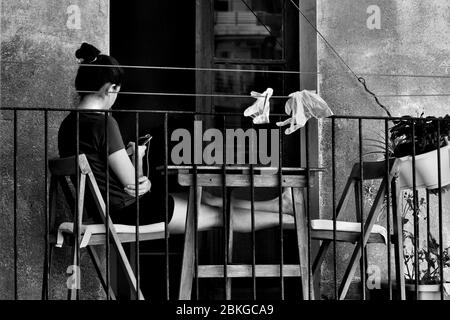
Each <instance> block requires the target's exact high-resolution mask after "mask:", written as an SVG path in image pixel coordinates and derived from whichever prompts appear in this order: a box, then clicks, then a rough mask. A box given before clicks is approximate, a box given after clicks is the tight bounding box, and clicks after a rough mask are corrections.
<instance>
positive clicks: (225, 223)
mask: <svg viewBox="0 0 450 320" xmlns="http://www.w3.org/2000/svg"><path fill="white" fill-rule="evenodd" d="M223 133H224V134H225V133H226V116H223ZM222 157H223V166H222V203H223V206H222V214H223V230H224V231H223V233H224V234H223V242H224V261H223V273H224V292H225V300H229V299H230V297H229V296H228V256H229V247H228V233H229V229H228V219H229V217H228V214H227V206H228V203H227V194H228V193H227V185H226V177H227V170H226V163H227V161H226V159H227V141H226V139H224V144H223V153H222ZM230 219H231V217H230Z"/></svg>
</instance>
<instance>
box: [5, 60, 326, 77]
mask: <svg viewBox="0 0 450 320" xmlns="http://www.w3.org/2000/svg"><path fill="white" fill-rule="evenodd" d="M1 62H2V63H10V64H38V65H41V64H42V65H47V63H45V62H36V61H12V60H2V61H1ZM73 66H74V67H79V66H83V67H102V68H117V67H121V68H124V69H148V70H169V71H210V72H236V73H239V72H242V73H277V74H296V75H297V74H311V75H318V74H320V73H318V72H309V71H291V70H287V71H283V70H254V69H229V68H227V69H221V68H190V67H169V66H138V65H123V64H118V65H114V66H105V65H100V64H84V63H80V64H73Z"/></svg>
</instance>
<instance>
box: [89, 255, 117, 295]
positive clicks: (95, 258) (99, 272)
mask: <svg viewBox="0 0 450 320" xmlns="http://www.w3.org/2000/svg"><path fill="white" fill-rule="evenodd" d="M87 249H88V253H89V256H90V257H91V260H92V264H93V265H94V268H95V271H96V272H97V276H98V279H99V280H100V283H101V284H102V287H103V289H104V290H105V293H107V292H108V285H107V279H106V276H104V275H103V272H102V270H101V267H100V266H101V261H100V258H99V256H98V254H97V252H96V250H95V248H94V247H92V246H88V247H87ZM109 295H110V297H111V300H116V295H115V293H114V290H113V289H112V287H111V283H110V285H109Z"/></svg>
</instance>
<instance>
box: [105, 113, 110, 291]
mask: <svg viewBox="0 0 450 320" xmlns="http://www.w3.org/2000/svg"><path fill="white" fill-rule="evenodd" d="M108 117H109V113H108V112H105V141H106V151H105V152H106V155H105V156H106V169H105V171H106V224H105V228H106V238H105V240H106V252H105V256H106V300H111V293H110V288H111V283H110V263H109V262H110V248H111V247H110V242H109V240H110V239H109V236H110V232H109V215H110V213H109V202H110V194H109V191H110V185H109V179H110V174H109V132H108Z"/></svg>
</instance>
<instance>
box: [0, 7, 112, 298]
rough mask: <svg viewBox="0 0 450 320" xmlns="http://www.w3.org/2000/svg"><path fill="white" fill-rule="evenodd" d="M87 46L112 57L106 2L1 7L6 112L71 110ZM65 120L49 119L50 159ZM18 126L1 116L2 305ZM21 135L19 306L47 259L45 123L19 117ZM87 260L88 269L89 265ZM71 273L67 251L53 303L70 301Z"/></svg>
mask: <svg viewBox="0 0 450 320" xmlns="http://www.w3.org/2000/svg"><path fill="white" fill-rule="evenodd" d="M71 5H76V6H78V8H79V9H80V18H81V20H80V24H78V23H77V21H76V20H70V19H69V18H71V17H73V16H72V15H73V14H74V13H75V11H70V12H69V14H68V8H69V6H71ZM74 8H75V9H76V7H74ZM78 27H79V28H78ZM83 41H87V42H91V43H93V44H95V45H96V46H98V47H99V48H100V49H102V50H103V51H104V52H107V51H108V47H109V1H108V0H46V1H42V0H2V1H1V59H2V60H1V72H2V73H1V105H2V107H27V108H28V107H42V108H69V107H73V106H74V101H75V98H76V95H75V94H74V92H73V91H74V89H73V82H74V77H75V72H76V67H77V61H76V59H75V57H74V53H75V50H76V49H77V48H78V47H79V46H80V44H81V42H83ZM63 117H64V113H60V114H52V115H50V116H49V157H50V158H52V157H55V156H57V150H56V136H57V130H58V127H59V124H60V122H61V120H62V118H63ZM12 119H13V115H12V113H11V112H9V111H2V112H1V115H0V130H1V132H0V143H1V145H2V148H1V151H0V154H1V163H0V170H1V188H2V192H1V198H0V200H1V203H0V210H1V215H0V288H1V289H0V299H11V298H13V274H14V273H13V249H12V248H13V246H12V240H13V227H12V226H13V224H12V221H13V210H12V208H13V207H12V205H13V198H12V195H13V188H12V187H13V171H12V154H13V153H12V152H13V151H12V143H13V140H12V133H13V121H12ZM18 133H19V135H18V136H19V139H18V159H19V161H18V167H17V168H18V186H19V189H18V211H17V214H18V246H19V250H18V267H19V270H18V271H19V272H18V294H19V298H20V299H38V298H40V294H41V277H42V265H43V253H44V251H43V247H44V241H43V239H44V230H43V227H44V224H43V222H44V221H45V220H44V208H43V202H42V199H43V197H44V186H45V184H44V168H45V163H44V147H43V146H44V116H43V115H42V114H37V113H33V112H18ZM86 258H87V257H86V256H83V261H84V264H85V265H89V263H88V259H86ZM69 265H70V257H69V251H68V250H63V249H56V250H55V256H54V266H55V267H56V269H54V274H55V277H54V278H53V279H52V281H51V297H52V298H54V299H65V294H66V288H65V282H66V279H65V277H66V276H65V275H64V271H65V269H66V268H67V267H68V266H69ZM83 271H84V270H82V275H83V276H84V277H83V281H82V296H81V297H82V298H98V297H99V296H100V294H101V290H100V287H99V284H98V282H97V281H96V280H95V279H94V277H93V275H95V273H94V272H92V271H93V270H90V271H89V272H83Z"/></svg>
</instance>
